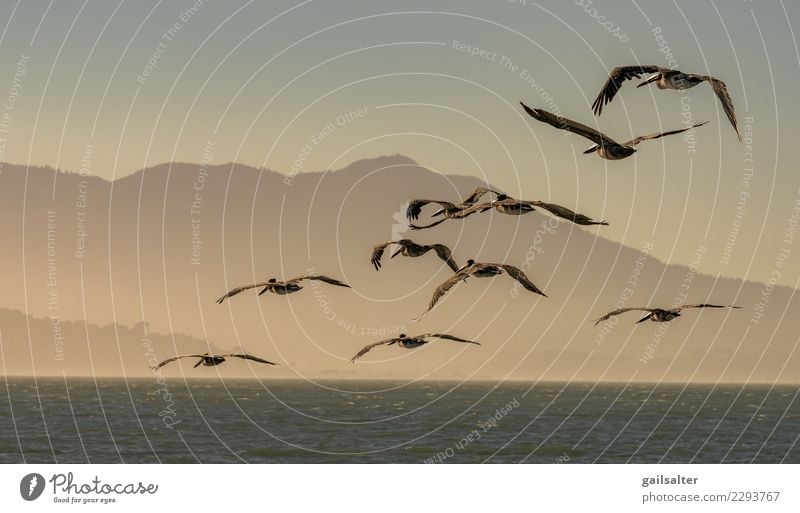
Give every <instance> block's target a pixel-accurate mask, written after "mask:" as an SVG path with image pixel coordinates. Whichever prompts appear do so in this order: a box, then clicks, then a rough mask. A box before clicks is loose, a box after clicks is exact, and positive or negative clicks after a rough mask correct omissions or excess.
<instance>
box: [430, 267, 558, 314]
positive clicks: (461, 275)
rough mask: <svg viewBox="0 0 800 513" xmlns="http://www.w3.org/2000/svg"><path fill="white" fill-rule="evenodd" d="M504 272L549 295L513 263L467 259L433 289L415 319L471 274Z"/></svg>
mask: <svg viewBox="0 0 800 513" xmlns="http://www.w3.org/2000/svg"><path fill="white" fill-rule="evenodd" d="M503 272H505V273H507V274H508V275H509V276H510V277H512V278H514V279H515V280H517V281H518V282H519V283H520V284H521V285H522V286H523V287H525V289H526V290H529V291H531V292H534V293H536V294H539V295H542V296H544V297H547V295H546V294H545V293H544V292H542V291H541V290H539V289H538V288H537V287H536V285H534V284H533V282H532V281H530V280H529V279H528V276H527V275H526V274H525V273H524V272H523V271H521V270H520V269H518V268H516V267H514V266H513V265H506V264H488V263H476V262H475V260H472V259H469V260H467V263H466V264H464V265H463V266H462V267H461V268H460V269H459V270H458V272H456V274H454V275H453V276H451V277H450V278H448V279H447V280H446V281H445V282H444V283H442V284H441V285H439V286H438V287H436V290H435V291H433V297H432V298H431V301H430V303H429V304H428V308H427V309H426V310H425V311H424V312H422V314H421V315H420V316H419V317H417V318H416V319H414V320H415V321H418V320H420V319H422V317H424V316H425V314H426V313H428V312H430V311H431V310H432V309H433V307H434V306H436V303H438V302H439V300H440V299H441V298H442V297H444V295H445V294H447V292H448V291H449V290H450V289H452V288H453V287H454V286H455V285H456V284H457V283H458V282H459V281H462V280H464V281H466V278H468V277H470V276H475V277H476V278H493V277H495V276H497V275H499V274H503Z"/></svg>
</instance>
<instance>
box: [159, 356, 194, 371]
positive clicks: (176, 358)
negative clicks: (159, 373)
mask: <svg viewBox="0 0 800 513" xmlns="http://www.w3.org/2000/svg"><path fill="white" fill-rule="evenodd" d="M206 356H208V355H205V354H182V355H179V356H173V357H172V358H167V359H166V360H164V361H163V362H161V363H159V364H158V365H153V366H152V367H150V368H151V369H153V370H156V369H160V368H161V367H163V366H165V365H166V364H168V363H172V362H174V361H175V360H180V359H181V358H205V357H206Z"/></svg>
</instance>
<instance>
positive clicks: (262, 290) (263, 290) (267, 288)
mask: <svg viewBox="0 0 800 513" xmlns="http://www.w3.org/2000/svg"><path fill="white" fill-rule="evenodd" d="M268 290H269V285H267V286H266V287H264V288H263V289H261V292H259V293H258V295H259V296H260V295H261V294H263V293H264V292H266V291H268Z"/></svg>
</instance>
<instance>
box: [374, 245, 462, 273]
mask: <svg viewBox="0 0 800 513" xmlns="http://www.w3.org/2000/svg"><path fill="white" fill-rule="evenodd" d="M392 244H397V245H398V246H400V248H399V249H398V250H397V251H395V252H394V253H392V256H391V258H394V257H396V256H397V255H400V254H402V255H403V256H407V257H419V256H422V255H424V254H425V253H427V252H428V251H430V250H434V251H435V252H436V254H437V255H439V258H441V259H442V260H444V262H445V263H446V264H447V265H449V266H450V269H452V270H453V271H458V265H456V263H455V261H453V257H452V253H451V251H450V248H448V247H447V246H445V245H444V244H430V245H420V244H417V243H415V242H414V241H412V240H411V239H400V240H392V241H389V242H382V243H380V244H378V245H376V246H375V247H374V248H373V249H372V258H371V260H372V265H374V266H375V270H376V271H379V270H380V268H381V258H383V252H384V250H385V249H386V248H387V247H388V246H391V245H392Z"/></svg>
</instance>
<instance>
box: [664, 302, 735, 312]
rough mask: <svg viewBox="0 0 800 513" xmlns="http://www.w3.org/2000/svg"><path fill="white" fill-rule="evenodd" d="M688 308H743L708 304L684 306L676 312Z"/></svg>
mask: <svg viewBox="0 0 800 513" xmlns="http://www.w3.org/2000/svg"><path fill="white" fill-rule="evenodd" d="M686 308H741V306H736V305H710V304H708V303H698V304H696V305H683V306H679V307H678V308H676V310H684V309H686Z"/></svg>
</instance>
